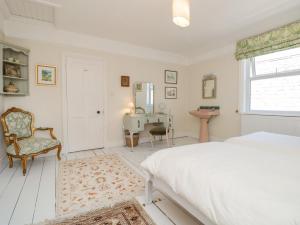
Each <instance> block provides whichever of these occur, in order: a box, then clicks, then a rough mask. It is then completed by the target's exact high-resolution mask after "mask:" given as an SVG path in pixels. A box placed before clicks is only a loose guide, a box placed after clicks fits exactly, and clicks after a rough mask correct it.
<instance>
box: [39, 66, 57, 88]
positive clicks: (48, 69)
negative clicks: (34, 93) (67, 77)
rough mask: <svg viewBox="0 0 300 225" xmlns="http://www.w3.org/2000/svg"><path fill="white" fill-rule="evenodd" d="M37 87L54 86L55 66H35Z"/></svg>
mask: <svg viewBox="0 0 300 225" xmlns="http://www.w3.org/2000/svg"><path fill="white" fill-rule="evenodd" d="M36 84H37V85H56V66H49V65H37V66H36Z"/></svg>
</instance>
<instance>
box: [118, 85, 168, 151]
mask: <svg viewBox="0 0 300 225" xmlns="http://www.w3.org/2000/svg"><path fill="white" fill-rule="evenodd" d="M133 94H134V100H135V103H134V109H135V110H134V112H135V113H127V114H125V115H124V118H123V129H124V134H125V131H128V132H129V135H130V139H131V148H133V134H134V133H139V132H143V131H145V125H147V124H153V125H163V126H164V127H167V128H169V129H168V130H169V131H171V132H172V138H173V136H174V129H173V127H172V124H173V116H172V115H169V114H165V113H154V103H153V99H154V85H153V84H152V83H143V82H138V83H135V84H134V89H133ZM168 134H169V133H168ZM149 137H150V138H152V137H151V135H150V134H149Z"/></svg>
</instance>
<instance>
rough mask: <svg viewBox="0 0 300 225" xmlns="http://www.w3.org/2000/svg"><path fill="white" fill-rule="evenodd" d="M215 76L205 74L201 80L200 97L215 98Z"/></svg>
mask: <svg viewBox="0 0 300 225" xmlns="http://www.w3.org/2000/svg"><path fill="white" fill-rule="evenodd" d="M216 90H217V78H216V76H215V75H206V76H204V77H203V80H202V98H216V96H217V94H216V92H217V91H216Z"/></svg>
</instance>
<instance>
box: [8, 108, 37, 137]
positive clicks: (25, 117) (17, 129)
mask: <svg viewBox="0 0 300 225" xmlns="http://www.w3.org/2000/svg"><path fill="white" fill-rule="evenodd" d="M5 122H6V125H7V127H8V133H10V134H16V135H17V137H18V138H23V137H30V136H31V135H32V131H31V123H32V117H31V116H30V115H29V114H26V113H22V112H11V113H9V114H8V115H7V116H6V117H5Z"/></svg>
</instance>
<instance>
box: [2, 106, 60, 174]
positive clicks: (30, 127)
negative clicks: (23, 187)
mask: <svg viewBox="0 0 300 225" xmlns="http://www.w3.org/2000/svg"><path fill="white" fill-rule="evenodd" d="M1 124H2V127H3V134H4V141H5V144H6V154H7V157H8V162H9V167H10V168H11V167H13V159H14V158H19V159H20V160H21V164H22V169H23V175H25V174H26V168H27V159H28V158H29V157H31V159H32V160H34V157H35V156H37V155H40V154H46V153H48V152H49V151H51V150H57V159H58V160H60V159H61V158H60V152H61V149H62V147H61V143H60V142H59V141H58V140H57V138H56V137H55V135H54V133H53V128H48V127H46V128H42V127H39V128H35V127H34V116H33V114H32V113H30V112H26V111H24V110H22V109H19V108H14V107H13V108H10V109H8V110H7V111H6V112H4V113H3V114H2V115H1ZM36 131H49V135H50V138H44V137H35V135H34V134H35V132H36Z"/></svg>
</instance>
